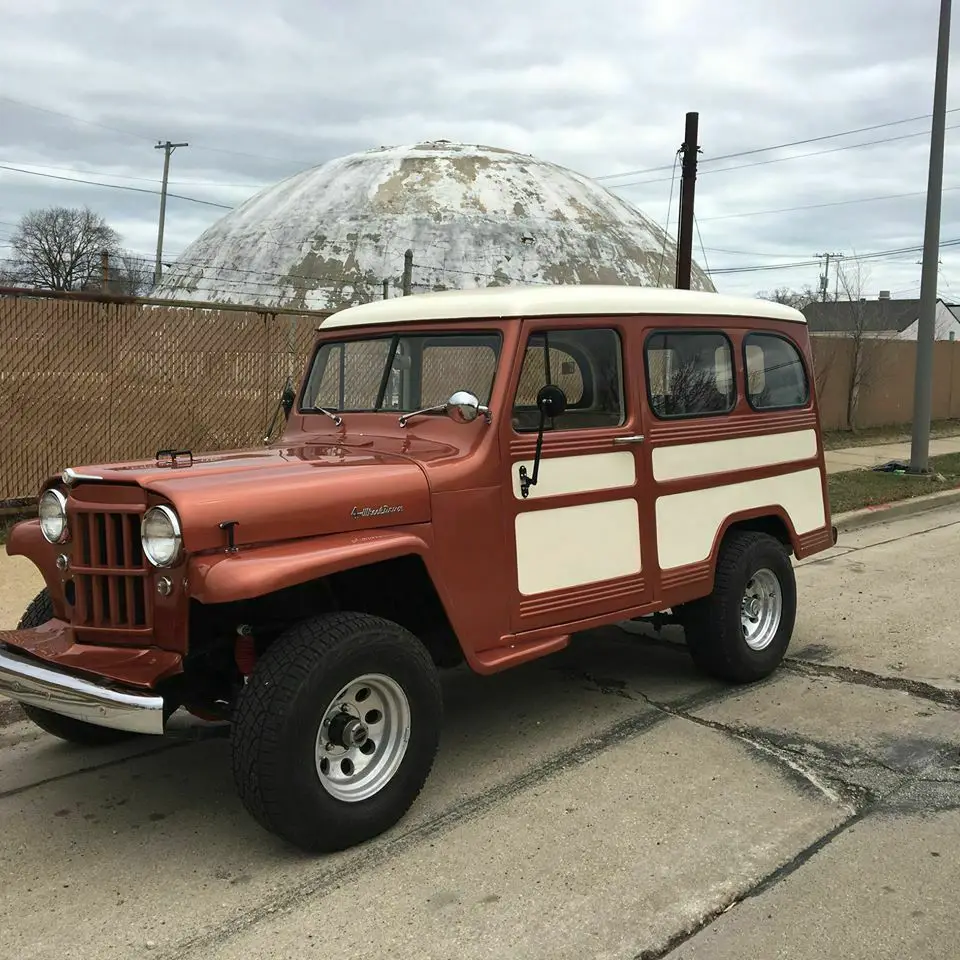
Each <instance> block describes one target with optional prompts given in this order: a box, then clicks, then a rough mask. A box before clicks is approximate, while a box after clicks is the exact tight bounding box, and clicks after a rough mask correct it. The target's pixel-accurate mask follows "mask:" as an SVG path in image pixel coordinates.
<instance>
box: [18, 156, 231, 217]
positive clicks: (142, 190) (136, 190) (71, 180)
mask: <svg viewBox="0 0 960 960" xmlns="http://www.w3.org/2000/svg"><path fill="white" fill-rule="evenodd" d="M0 170H11V171H13V172H14V173H24V174H27V175H28V176H32V177H46V178H47V179H49V180H63V181H65V182H66V183H82V184H85V185H87V186H92V187H108V188H110V189H112V190H129V191H130V192H131V193H149V194H151V195H152V196H156V197H159V196H160V191H159V190H147V189H146V188H145V187H129V186H127V185H126V184H122V183H103V182H102V181H100V180H86V179H82V178H80V177H63V176H60V175H58V174H55V173H40V171H38V170H27V169H25V168H24V167H15V166H13V165H11V164H7V163H0ZM171 197H173V198H176V199H177V200H189V201H190V202H191V203H202V204H204V205H205V206H208V207H220V208H221V209H222V210H233V209H234V208H233V207H232V206H230V205H229V204H226V203H217V202H216V201H214V200H201V199H200V198H199V197H187V196H184V195H183V194H180V193H170V191H169V190H168V191H167V199H170V198H171Z"/></svg>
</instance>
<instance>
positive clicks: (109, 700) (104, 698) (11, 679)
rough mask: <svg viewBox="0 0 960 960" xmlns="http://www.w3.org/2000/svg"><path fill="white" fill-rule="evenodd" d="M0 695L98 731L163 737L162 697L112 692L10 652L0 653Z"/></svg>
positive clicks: (2, 651) (0, 650)
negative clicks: (94, 727) (89, 724)
mask: <svg viewBox="0 0 960 960" xmlns="http://www.w3.org/2000/svg"><path fill="white" fill-rule="evenodd" d="M0 694H2V695H3V696H6V697H9V698H10V699H11V700H16V701H18V702H19V703H26V704H30V705H31V706H34V707H40V708H42V709H43V710H49V711H50V712H51V713H59V714H61V715H62V716H65V717H72V718H73V719H74V720H83V721H84V722H85V723H92V724H94V725H95V726H98V727H112V728H113V729H114V730H129V731H130V732H132V733H152V734H162V733H163V724H164V717H163V697H156V696H149V695H146V694H141V693H127V692H123V691H119V690H113V689H111V688H110V687H105V686H101V685H100V684H98V683H94V682H93V681H90V680H84V679H83V678H82V677H77V676H74V675H73V674H71V673H66V672H65V671H63V670H58V669H56V668H55V667H49V666H46V665H44V664H41V663H37V661H35V660H31V659H28V658H27V657H22V656H20V655H18V654H16V653H12V652H11V651H10V650H3V649H0Z"/></svg>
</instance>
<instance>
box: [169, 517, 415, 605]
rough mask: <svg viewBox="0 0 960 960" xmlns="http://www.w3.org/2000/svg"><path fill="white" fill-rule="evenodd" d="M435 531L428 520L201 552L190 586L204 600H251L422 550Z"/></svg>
mask: <svg viewBox="0 0 960 960" xmlns="http://www.w3.org/2000/svg"><path fill="white" fill-rule="evenodd" d="M430 536H431V534H430V528H429V526H427V525H424V526H422V527H420V526H417V527H407V528H397V527H394V528H392V529H389V530H371V531H369V532H362V533H361V532H357V533H338V534H330V535H328V536H323V537H315V538H314V537H312V538H310V539H309V540H294V541H285V542H282V543H273V544H270V545H269V546H264V547H252V548H245V549H241V550H238V551H237V552H236V553H227V552H223V553H216V554H206V555H202V556H197V557H193V558H192V559H191V560H190V562H189V564H188V568H187V581H188V583H189V591H190V595H191V596H192V597H193V598H194V599H196V600H199V601H200V602H201V603H230V602H232V601H235V600H250V599H253V598H254V597H261V596H266V595H267V594H270V593H275V592H276V591H277V590H283V589H284V588H285V587H293V586H296V585H297V584H300V583H307V582H308V581H310V580H317V579H319V578H320V577H324V576H327V575H329V574H332V573H337V572H339V571H341V570H349V569H351V568H353V567H359V566H363V565H365V564H369V563H377V562H379V561H381V560H393V559H395V558H397V557H403V556H408V555H409V554H417V555H419V556H423V555H425V554H426V553H427V552H428V550H429V548H430Z"/></svg>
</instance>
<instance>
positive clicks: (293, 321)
mask: <svg viewBox="0 0 960 960" xmlns="http://www.w3.org/2000/svg"><path fill="white" fill-rule="evenodd" d="M326 316H328V314H327V313H319V312H314V313H311V312H305V313H302V314H297V313H295V312H293V311H277V310H267V309H258V308H253V307H249V308H241V309H237V308H234V307H230V306H218V307H211V306H209V305H205V306H202V307H200V306H189V305H171V303H170V302H169V301H157V300H153V301H151V300H137V301H127V302H123V301H118V300H116V299H114V300H110V299H98V298H96V297H94V296H89V295H86V296H76V295H73V296H71V295H67V296H63V297H55V296H43V295H38V294H36V293H29V294H28V293H26V292H24V293H16V294H15V293H12V292H6V293H3V294H0V506H2V505H4V504H7V505H10V504H14V503H16V502H18V501H29V500H31V499H33V498H35V497H36V495H37V490H38V488H39V486H40V484H41V483H42V482H43V481H44V479H46V477H48V476H50V475H51V474H54V473H58V472H59V471H60V470H62V469H63V468H64V467H66V466H82V465H84V464H95V463H105V462H110V463H112V462H122V461H125V460H135V459H142V458H151V457H153V455H154V454H155V453H156V451H157V450H159V449H164V448H171V447H173V448H177V449H193V450H224V449H232V448H236V447H245V446H249V445H251V444H256V443H258V442H260V441H262V439H263V436H264V434H265V432H266V429H267V426H268V424H269V422H270V420H271V418H272V417H273V414H274V412H275V410H276V405H277V403H278V400H279V397H280V394H281V391H282V390H283V387H284V384H285V383H286V381H287V379H288V378H289V379H291V380H292V381H293V382H294V384H296V383H297V382H298V380H299V378H300V376H301V373H302V370H303V364H304V361H305V359H306V356H307V353H308V350H309V348H310V344H311V343H312V341H313V338H314V335H315V332H316V328H317V327H318V326H319V324H320V323H321V321H322V320H323V319H324V317H326Z"/></svg>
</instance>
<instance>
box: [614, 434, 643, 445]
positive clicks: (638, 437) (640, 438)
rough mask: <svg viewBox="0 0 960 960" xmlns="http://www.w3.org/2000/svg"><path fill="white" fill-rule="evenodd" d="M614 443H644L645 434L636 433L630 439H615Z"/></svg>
mask: <svg viewBox="0 0 960 960" xmlns="http://www.w3.org/2000/svg"><path fill="white" fill-rule="evenodd" d="M613 442H614V443H643V434H642V433H635V434H633V435H632V436H629V437H614V438H613Z"/></svg>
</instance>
